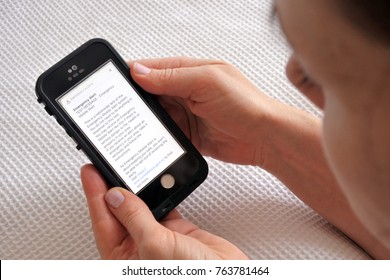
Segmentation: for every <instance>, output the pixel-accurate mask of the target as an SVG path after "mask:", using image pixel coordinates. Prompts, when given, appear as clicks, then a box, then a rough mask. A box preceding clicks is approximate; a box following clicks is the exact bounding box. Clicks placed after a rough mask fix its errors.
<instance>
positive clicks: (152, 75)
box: [130, 62, 202, 98]
mask: <svg viewBox="0 0 390 280" xmlns="http://www.w3.org/2000/svg"><path fill="white" fill-rule="evenodd" d="M199 68H200V67H181V68H164V69H152V68H148V67H147V66H145V65H143V64H140V63H138V62H135V63H134V64H133V67H132V68H131V70H130V72H131V75H132V77H133V79H134V80H135V81H136V82H137V83H138V84H139V85H140V86H141V87H142V88H143V89H145V90H146V91H148V92H151V93H154V94H158V95H168V96H177V97H181V98H189V97H190V96H191V94H192V92H193V91H194V88H195V86H196V85H197V84H198V80H199V79H198V77H199V76H200V75H202V72H201V71H200V70H199Z"/></svg>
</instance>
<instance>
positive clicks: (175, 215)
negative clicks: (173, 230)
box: [161, 209, 183, 221]
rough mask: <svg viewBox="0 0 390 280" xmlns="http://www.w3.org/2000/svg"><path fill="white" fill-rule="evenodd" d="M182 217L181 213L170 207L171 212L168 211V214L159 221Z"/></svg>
mask: <svg viewBox="0 0 390 280" xmlns="http://www.w3.org/2000/svg"><path fill="white" fill-rule="evenodd" d="M182 218H183V217H182V215H181V214H180V212H179V211H177V209H172V210H171V212H169V213H168V215H166V216H165V217H164V219H162V220H161V221H169V220H176V219H182Z"/></svg>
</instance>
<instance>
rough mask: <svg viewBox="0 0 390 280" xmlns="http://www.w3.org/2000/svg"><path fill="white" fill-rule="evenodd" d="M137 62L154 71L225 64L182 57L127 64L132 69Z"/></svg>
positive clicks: (141, 60)
mask: <svg viewBox="0 0 390 280" xmlns="http://www.w3.org/2000/svg"><path fill="white" fill-rule="evenodd" d="M136 62H138V63H140V64H142V65H145V66H146V67H149V68H153V69H166V68H182V67H197V66H203V65H213V64H220V63H223V62H221V61H219V60H211V59H196V58H190V57H184V56H180V57H167V58H154V59H140V60H132V61H128V63H127V64H128V65H129V67H130V68H132V67H133V65H134V63H136Z"/></svg>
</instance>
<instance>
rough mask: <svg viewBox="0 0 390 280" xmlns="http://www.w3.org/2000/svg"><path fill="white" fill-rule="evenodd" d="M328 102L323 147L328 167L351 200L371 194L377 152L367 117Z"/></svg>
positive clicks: (325, 112) (334, 102) (335, 103)
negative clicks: (369, 188) (361, 195)
mask: <svg viewBox="0 0 390 280" xmlns="http://www.w3.org/2000/svg"><path fill="white" fill-rule="evenodd" d="M329 99H330V98H327V100H326V105H325V110H324V119H323V147H324V152H325V156H326V158H327V160H328V163H329V165H330V167H331V169H332V171H333V173H334V174H335V176H336V179H337V181H338V182H339V184H340V186H341V187H342V188H343V189H344V191H345V192H346V194H347V196H348V198H349V199H352V200H354V199H357V197H355V195H358V194H359V193H360V194H363V193H364V192H366V191H367V186H369V185H371V184H372V178H373V170H372V167H373V166H374V163H373V152H372V148H371V147H372V144H371V140H370V139H371V138H370V136H369V131H370V124H369V122H368V121H367V118H366V117H362V116H361V115H360V114H358V113H355V112H353V111H350V110H348V109H346V108H345V107H343V106H342V105H340V104H338V103H337V101H334V100H329Z"/></svg>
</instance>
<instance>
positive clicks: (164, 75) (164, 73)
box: [159, 68, 176, 82]
mask: <svg viewBox="0 0 390 280" xmlns="http://www.w3.org/2000/svg"><path fill="white" fill-rule="evenodd" d="M175 72H176V69H172V68H166V69H163V70H161V72H160V77H159V78H160V80H161V81H162V82H169V81H172V79H173V78H174V75H175Z"/></svg>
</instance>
